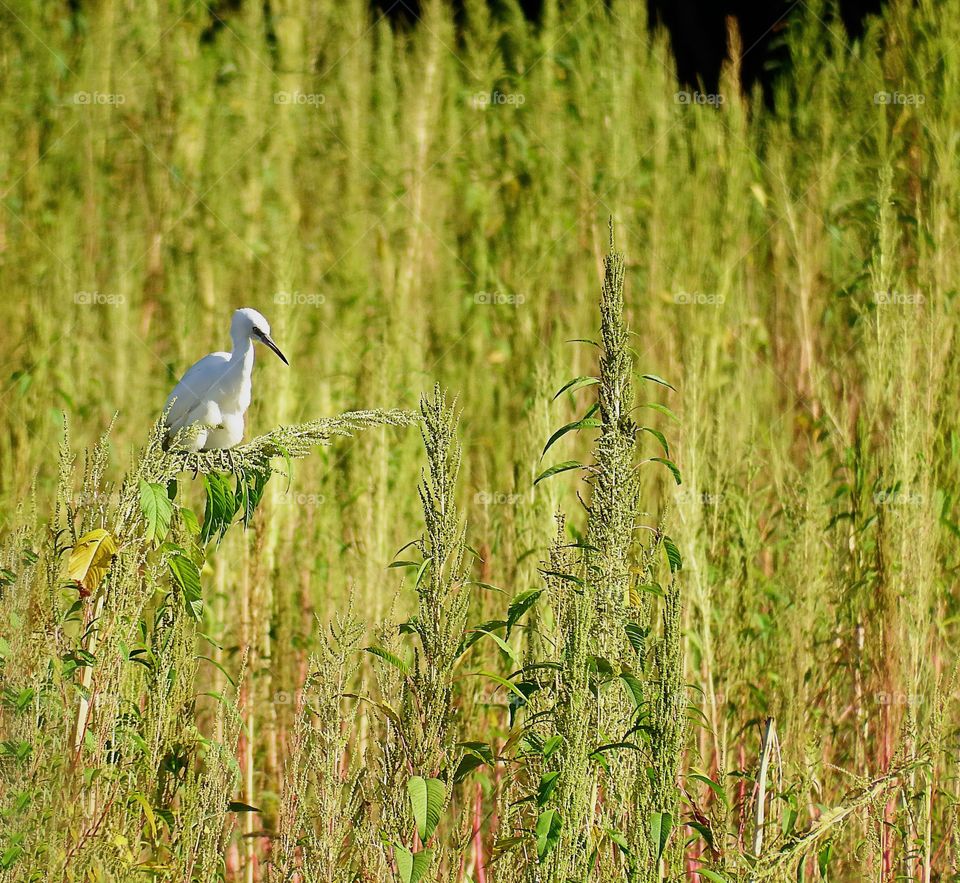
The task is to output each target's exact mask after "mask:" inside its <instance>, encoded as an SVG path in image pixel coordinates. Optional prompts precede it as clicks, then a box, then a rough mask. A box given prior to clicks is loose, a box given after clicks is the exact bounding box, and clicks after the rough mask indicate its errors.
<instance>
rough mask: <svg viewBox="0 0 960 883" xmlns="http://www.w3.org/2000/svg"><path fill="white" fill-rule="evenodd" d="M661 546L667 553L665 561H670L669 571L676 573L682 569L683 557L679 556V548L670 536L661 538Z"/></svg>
mask: <svg viewBox="0 0 960 883" xmlns="http://www.w3.org/2000/svg"><path fill="white" fill-rule="evenodd" d="M663 548H664V551H666V553H667V561H668V562H669V563H670V572H671V573H676V572H677V571H678V570H682V569H683V558H682V557H681V556H680V550H679V549H678V548H677V544H676V543H675V542H674V541H673V540H671V539H670V537H666V536H665V537H664V538H663Z"/></svg>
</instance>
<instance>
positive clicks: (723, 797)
mask: <svg viewBox="0 0 960 883" xmlns="http://www.w3.org/2000/svg"><path fill="white" fill-rule="evenodd" d="M687 779H688V780H689V779H693V780H694V781H696V782H703V784H704V785H706V786H707V787H708V788H710V790H711V791H713V793H714V794H716V795H717V798H718V799H719V800H720V801H721V802H722V803H724V804H725V805H726V806H729V803H728V802H727V792H726V791H724V789H723V786H722V785H720V784H719V783H718V782H714V781H713V779H711V778H710V777H709V776H705V775H703V773H690V774H689V775H688V776H687Z"/></svg>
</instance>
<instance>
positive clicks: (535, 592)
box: [507, 589, 543, 638]
mask: <svg viewBox="0 0 960 883" xmlns="http://www.w3.org/2000/svg"><path fill="white" fill-rule="evenodd" d="M542 594H543V589H528V590H527V591H525V592H520V593H519V594H517V595H515V596H514V598H513V600H512V601H511V602H510V606H509V607H508V608H507V637H508V638H509V637H510V629H512V628H513V627H514V626H515V625H516V624H517V623H518V622H519V620H520V617H521V616H523V614H524V613H526V612H527V611H528V610H529V609H530V608H531V607H533V605H534V604H536V603H537V599H538V598H539V597H540V596H541V595H542Z"/></svg>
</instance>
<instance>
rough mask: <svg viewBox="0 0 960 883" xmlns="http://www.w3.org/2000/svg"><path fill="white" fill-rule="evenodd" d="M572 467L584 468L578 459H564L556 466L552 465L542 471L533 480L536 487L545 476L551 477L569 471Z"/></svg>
mask: <svg viewBox="0 0 960 883" xmlns="http://www.w3.org/2000/svg"><path fill="white" fill-rule="evenodd" d="M571 469H583V464H582V463H578V462H577V461H576V460H564V461H563V463H557V465H556V466H551V467H550V468H549V469H546V470H544V471H543V472H541V473H540V474H539V475H538V476H537V477H536V478H535V479H534V480H533V485H534V487H536V486H537V485H538V484H540V482H541V481H543V480H544V479H545V478H550V477H551V476H553V475H559V474H560V473H561V472H569V471H570V470H571Z"/></svg>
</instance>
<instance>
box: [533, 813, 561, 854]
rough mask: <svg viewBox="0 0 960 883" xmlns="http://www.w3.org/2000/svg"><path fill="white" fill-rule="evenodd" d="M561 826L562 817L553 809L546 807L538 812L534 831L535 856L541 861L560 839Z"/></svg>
mask: <svg viewBox="0 0 960 883" xmlns="http://www.w3.org/2000/svg"><path fill="white" fill-rule="evenodd" d="M562 828H563V819H561V818H560V814H559V813H558V812H557V811H556V810H555V809H547V810H544V811H543V812H542V813H540V817H539V818H538V819H537V826H536V828H535V829H534V833H535V834H536V835H537V856H538V857H539V858H540V861H543V860H544V859H545V858H546V857H547V854H548V853H549V852H550V850H551V849H553V847H554V846H556V845H557V841H559V840H560V831H561V829H562Z"/></svg>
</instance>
